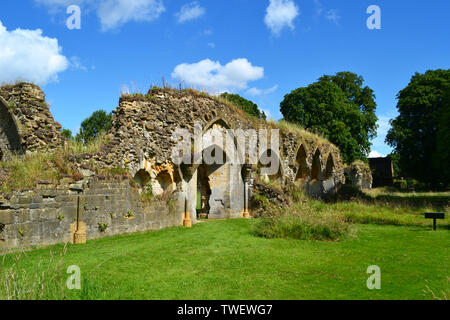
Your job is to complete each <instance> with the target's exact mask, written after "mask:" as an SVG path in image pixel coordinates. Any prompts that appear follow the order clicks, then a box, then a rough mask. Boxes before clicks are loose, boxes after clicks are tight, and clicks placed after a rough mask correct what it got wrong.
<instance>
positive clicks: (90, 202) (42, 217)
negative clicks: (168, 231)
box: [0, 180, 182, 250]
mask: <svg viewBox="0 0 450 320" xmlns="http://www.w3.org/2000/svg"><path fill="white" fill-rule="evenodd" d="M170 201H171V202H169V203H168V202H166V201H163V200H156V199H155V200H152V201H151V202H150V203H147V202H142V201H140V200H139V192H138V190H136V189H135V188H133V187H131V186H130V183H129V182H128V181H123V182H117V181H116V182H103V181H95V180H91V181H84V182H80V183H77V184H71V185H64V184H62V185H58V186H55V185H38V187H37V188H36V190H35V191H30V192H20V193H15V194H14V195H13V196H12V197H11V198H10V199H4V198H3V199H2V198H0V250H2V249H10V248H26V247H30V246H42V245H52V244H57V243H67V242H74V236H75V232H76V231H77V230H78V231H79V232H81V233H84V232H85V237H86V239H87V240H89V239H96V238H101V237H106V236H113V235H119V234H126V233H133V232H141V231H147V230H158V229H162V228H166V227H170V226H177V225H181V224H182V214H177V213H180V210H179V208H177V206H176V204H177V203H176V202H175V201H174V200H170Z"/></svg>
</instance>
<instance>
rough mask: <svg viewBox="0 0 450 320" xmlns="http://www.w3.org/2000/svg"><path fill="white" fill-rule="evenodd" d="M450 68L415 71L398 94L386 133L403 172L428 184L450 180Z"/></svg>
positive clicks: (447, 182) (445, 182) (446, 182)
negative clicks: (396, 110) (397, 114)
mask: <svg viewBox="0 0 450 320" xmlns="http://www.w3.org/2000/svg"><path fill="white" fill-rule="evenodd" d="M449 95H450V69H448V70H442V69H439V70H429V71H427V72H426V73H425V74H420V73H416V74H415V75H414V76H413V77H412V78H411V81H410V83H409V84H408V86H407V87H406V88H404V89H403V90H401V91H400V92H399V93H398V95H397V99H398V103H397V109H398V112H399V116H398V117H397V118H395V119H394V120H392V121H391V126H392V128H391V129H390V130H389V132H388V135H387V137H386V142H387V143H388V144H389V145H391V146H392V147H393V148H394V149H395V152H396V153H397V154H398V155H399V157H400V158H399V166H400V169H401V171H402V173H403V174H405V175H408V176H409V177H410V178H415V179H417V180H420V181H422V182H425V183H428V184H429V185H437V184H439V183H444V184H446V185H448V184H449V182H450V172H449V170H450V169H449V163H450V155H449V146H450V133H449V123H450V98H449Z"/></svg>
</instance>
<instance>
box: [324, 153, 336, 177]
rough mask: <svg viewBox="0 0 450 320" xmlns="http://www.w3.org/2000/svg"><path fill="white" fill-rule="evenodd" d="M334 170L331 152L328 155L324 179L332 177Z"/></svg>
mask: <svg viewBox="0 0 450 320" xmlns="http://www.w3.org/2000/svg"><path fill="white" fill-rule="evenodd" d="M333 172H334V160H333V156H332V155H331V153H330V155H328V160H327V164H326V167H325V173H324V180H329V179H332V178H333Z"/></svg>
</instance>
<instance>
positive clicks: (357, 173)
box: [345, 161, 373, 190]
mask: <svg viewBox="0 0 450 320" xmlns="http://www.w3.org/2000/svg"><path fill="white" fill-rule="evenodd" d="M345 174H346V175H347V176H348V178H349V181H347V182H349V183H351V184H352V186H353V187H355V188H357V189H358V190H370V189H372V181H373V179H372V172H371V170H370V167H369V165H368V164H366V163H364V162H362V161H356V162H354V163H352V164H351V165H349V166H346V167H345Z"/></svg>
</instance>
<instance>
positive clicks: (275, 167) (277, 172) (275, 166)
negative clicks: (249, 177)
mask: <svg viewBox="0 0 450 320" xmlns="http://www.w3.org/2000/svg"><path fill="white" fill-rule="evenodd" d="M258 167H259V172H260V177H261V180H263V181H264V182H266V183H271V184H274V185H275V186H277V187H280V188H281V187H282V186H283V175H282V168H281V161H280V157H279V155H278V154H277V153H276V152H274V151H273V150H272V149H268V150H266V151H265V152H263V153H262V154H261V157H260V160H259V165H258Z"/></svg>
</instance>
